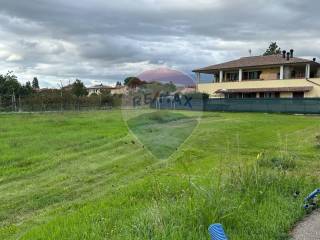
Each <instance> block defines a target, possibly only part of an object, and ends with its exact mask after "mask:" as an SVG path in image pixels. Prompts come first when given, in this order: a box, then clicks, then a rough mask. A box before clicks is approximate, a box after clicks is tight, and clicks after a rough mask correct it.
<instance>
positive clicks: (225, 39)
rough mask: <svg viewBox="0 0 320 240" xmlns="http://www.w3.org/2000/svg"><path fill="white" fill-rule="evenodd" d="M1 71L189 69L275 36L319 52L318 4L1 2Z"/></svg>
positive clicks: (92, 75)
mask: <svg viewBox="0 0 320 240" xmlns="http://www.w3.org/2000/svg"><path fill="white" fill-rule="evenodd" d="M0 2H1V10H0V21H1V26H0V66H1V67H0V71H7V70H11V69H13V70H15V71H16V72H17V73H18V74H19V76H28V77H31V76H32V75H40V76H42V77H43V78H44V79H45V81H46V82H47V83H50V82H52V85H56V83H55V81H57V80H58V79H66V78H74V77H79V78H83V79H87V81H88V82H90V81H93V80H98V81H112V80H114V81H116V80H121V79H122V78H123V77H125V76H127V75H128V74H135V73H137V72H139V71H142V70H144V69H146V68H148V67H157V66H168V67H174V68H178V70H183V71H186V72H188V73H190V71H191V70H192V69H193V68H195V67H199V66H204V65H207V64H213V63H216V62H219V61H224V60H229V59H231V58H236V57H240V56H243V55H247V54H248V49H249V48H250V49H252V50H253V53H254V54H260V53H261V52H262V51H263V50H264V49H265V48H266V47H267V45H268V43H269V42H270V41H275V40H276V41H278V43H279V45H280V46H282V47H283V48H287V49H288V48H295V49H296V52H297V54H298V55H301V56H310V57H311V56H316V57H317V56H320V47H318V42H319V41H318V39H319V32H318V28H319V17H318V14H317V10H318V9H319V7H320V3H319V2H318V1H316V0H312V1H309V2H308V4H305V2H302V1H298V0H290V1H289V0H283V1H275V0H271V1H262V0H257V1H253V0H252V1H250V0H230V1H222V0H212V1H209V0H197V1H187V0H177V1H169V0H162V1H151V0H150V1H149V0H137V1H129V0H119V1H104V0H83V1H72V0H64V1H62V0H56V1H52V0H33V1H19V0H1V1H0Z"/></svg>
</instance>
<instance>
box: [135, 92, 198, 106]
mask: <svg viewBox="0 0 320 240" xmlns="http://www.w3.org/2000/svg"><path fill="white" fill-rule="evenodd" d="M191 100H192V97H191V96H187V95H178V94H175V95H174V96H172V95H165V94H161V95H159V96H158V97H156V96H153V95H152V94H151V93H146V94H143V95H139V96H134V97H133V100H132V105H133V106H134V107H137V106H142V105H150V104H155V105H156V106H157V105H158V104H160V105H161V104H170V105H171V106H172V105H173V104H174V105H176V104H179V105H180V106H182V105H183V106H185V107H189V108H192V103H191Z"/></svg>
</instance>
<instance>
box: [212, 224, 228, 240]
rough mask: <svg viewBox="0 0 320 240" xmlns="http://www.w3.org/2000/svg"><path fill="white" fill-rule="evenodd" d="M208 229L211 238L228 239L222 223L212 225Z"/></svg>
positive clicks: (216, 239)
mask: <svg viewBox="0 0 320 240" xmlns="http://www.w3.org/2000/svg"><path fill="white" fill-rule="evenodd" d="M208 231H209V234H210V237H211V240H228V238H227V236H226V234H225V232H224V229H223V226H222V225H221V224H220V223H216V224H212V225H210V227H209V229H208Z"/></svg>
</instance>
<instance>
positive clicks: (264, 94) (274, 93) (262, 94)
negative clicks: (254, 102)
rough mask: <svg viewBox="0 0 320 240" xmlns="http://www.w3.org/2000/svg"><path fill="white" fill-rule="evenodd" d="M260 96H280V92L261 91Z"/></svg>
mask: <svg viewBox="0 0 320 240" xmlns="http://www.w3.org/2000/svg"><path fill="white" fill-rule="evenodd" d="M260 98H280V92H261V93H260Z"/></svg>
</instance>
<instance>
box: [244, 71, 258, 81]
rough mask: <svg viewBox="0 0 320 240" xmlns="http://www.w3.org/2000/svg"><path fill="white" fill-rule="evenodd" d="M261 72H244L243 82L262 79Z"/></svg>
mask: <svg viewBox="0 0 320 240" xmlns="http://www.w3.org/2000/svg"><path fill="white" fill-rule="evenodd" d="M260 75H261V71H246V72H243V80H257V79H260Z"/></svg>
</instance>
